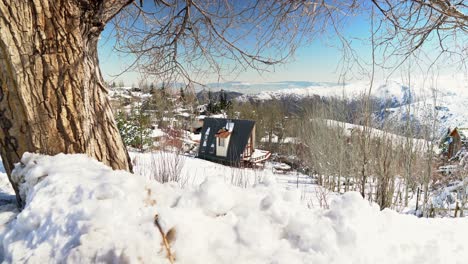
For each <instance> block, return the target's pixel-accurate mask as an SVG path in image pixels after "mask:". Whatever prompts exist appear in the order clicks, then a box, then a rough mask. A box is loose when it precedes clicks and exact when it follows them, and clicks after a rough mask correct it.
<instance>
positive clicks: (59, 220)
mask: <svg viewBox="0 0 468 264" xmlns="http://www.w3.org/2000/svg"><path fill="white" fill-rule="evenodd" d="M22 162H23V163H24V166H22V167H17V169H16V170H15V173H14V175H15V177H20V178H22V179H23V180H24V184H23V185H22V192H23V194H24V195H25V196H26V198H27V199H26V201H27V204H26V207H25V209H24V210H23V211H22V212H21V213H20V214H18V215H17V217H16V219H14V220H10V221H9V224H7V225H5V224H3V225H2V226H1V227H2V228H3V229H0V232H1V233H0V237H1V239H0V241H1V242H0V244H1V248H0V249H1V250H0V252H1V256H2V257H3V258H4V262H5V263H24V262H30V263H63V262H67V263H91V262H93V263H94V262H104V263H137V262H138V263H168V262H169V261H168V259H167V258H166V256H167V255H166V250H165V248H164V247H163V246H162V243H161V242H162V238H161V234H160V233H159V232H158V229H157V228H156V227H155V225H154V224H153V218H154V215H155V214H156V213H157V214H158V215H159V219H160V225H161V227H162V229H163V231H164V232H168V231H169V230H172V231H171V232H170V235H169V234H168V240H169V243H170V247H171V249H170V250H171V252H172V254H173V255H174V256H175V259H176V263H217V264H218V263H442V262H447V263H449V262H450V263H464V262H465V261H466V259H467V258H468V248H467V247H468V246H467V245H466V238H467V237H468V222H467V221H466V219H463V218H462V219H460V218H459V219H448V218H446V219H424V218H416V217H414V216H410V215H401V214H398V213H396V212H394V211H391V210H384V211H380V210H379V208H378V207H377V206H376V205H370V204H369V203H368V202H367V201H365V200H363V199H362V198H361V196H360V195H359V194H358V193H353V192H351V193H346V194H344V195H341V196H337V197H335V199H334V201H333V202H332V203H331V205H330V209H320V208H317V209H308V208H307V207H305V206H304V204H303V203H302V202H301V201H300V200H301V199H300V195H299V194H298V192H291V191H287V190H284V188H282V187H280V185H278V184H277V183H276V181H275V180H274V179H273V178H270V177H266V178H264V179H262V180H261V181H259V182H258V183H256V184H254V185H253V186H251V187H246V188H240V187H236V186H233V185H232V184H230V183H226V182H225V181H224V180H223V179H221V178H218V177H207V178H206V179H203V180H202V182H201V184H194V186H186V187H185V188H181V187H179V186H178V184H174V183H167V184H159V183H156V182H155V181H149V180H146V179H144V178H143V177H140V176H136V175H132V174H129V173H126V172H123V171H112V170H111V169H110V168H108V167H106V166H104V165H102V164H100V163H99V162H96V161H93V160H91V159H89V158H87V157H86V156H84V155H63V154H61V155H57V156H54V157H50V156H41V155H36V154H26V155H25V156H24V157H23V160H22ZM219 173H221V174H222V172H219ZM1 179H2V181H5V175H2V178H1ZM5 214H6V213H5V212H3V211H0V219H4V215H5ZM8 214H9V215H10V216H11V214H15V213H14V212H8Z"/></svg>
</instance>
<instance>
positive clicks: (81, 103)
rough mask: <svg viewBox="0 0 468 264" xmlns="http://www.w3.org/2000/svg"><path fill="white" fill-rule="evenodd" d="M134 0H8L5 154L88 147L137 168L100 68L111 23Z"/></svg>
mask: <svg viewBox="0 0 468 264" xmlns="http://www.w3.org/2000/svg"><path fill="white" fill-rule="evenodd" d="M130 2H131V0H104V1H102V0H29V1H27V0H17V1H11V0H0V88H1V89H0V128H1V129H0V147H1V149H0V152H1V156H2V160H3V164H4V167H5V170H6V172H7V174H8V176H9V178H10V182H11V183H12V185H13V188H14V189H15V192H16V193H17V199H18V203H19V204H20V205H21V203H22V201H21V198H20V197H19V195H18V184H19V183H16V182H12V180H11V177H10V174H11V171H12V169H13V168H14V164H15V163H17V162H20V159H21V156H22V155H23V153H24V152H36V153H42V154H47V155H55V154H58V153H86V154H87V155H89V156H91V157H94V158H96V159H97V160H99V161H102V162H103V163H105V164H107V165H109V166H111V167H112V168H114V169H123V170H131V165H130V163H129V158H128V153H127V151H126V149H125V146H124V144H123V142H122V140H121V138H120V135H119V132H118V129H117V126H116V124H115V122H114V118H113V115H112V110H111V108H110V104H109V99H108V96H107V90H106V87H105V85H104V82H103V78H102V75H101V72H100V69H99V62H98V56H97V43H98V39H99V35H100V33H101V32H102V30H103V29H104V25H105V24H106V23H107V22H108V21H109V20H110V19H111V18H112V17H113V16H114V15H115V14H117V13H118V12H119V11H120V10H121V9H122V8H123V7H125V6H126V5H128V4H129V3H130Z"/></svg>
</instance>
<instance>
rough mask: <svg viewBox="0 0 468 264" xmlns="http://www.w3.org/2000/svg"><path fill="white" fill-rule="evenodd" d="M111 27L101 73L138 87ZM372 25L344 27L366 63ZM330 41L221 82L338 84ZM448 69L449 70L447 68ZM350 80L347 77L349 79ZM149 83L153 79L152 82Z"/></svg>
mask: <svg viewBox="0 0 468 264" xmlns="http://www.w3.org/2000/svg"><path fill="white" fill-rule="evenodd" d="M112 30H113V29H112V25H108V26H107V27H106V29H105V31H104V32H103V34H102V37H101V40H100V42H99V46H98V51H99V59H100V66H101V70H102V73H103V75H104V79H105V80H106V81H116V82H118V81H120V80H123V81H124V82H125V84H126V85H132V84H133V85H137V84H138V83H139V82H140V80H144V79H145V76H142V75H141V74H140V73H138V72H135V71H133V72H126V73H123V74H122V75H121V76H118V77H116V76H115V75H117V74H119V73H121V72H122V71H123V70H124V69H125V68H126V67H127V66H128V65H129V64H130V63H131V62H132V58H131V57H128V56H127V57H125V56H124V55H123V54H120V53H119V52H117V51H115V50H114V49H113V47H114V44H115V40H114V39H113V38H112V37H111V35H112V34H111V33H112ZM369 32H370V23H369V21H368V19H367V18H365V17H364V16H362V15H361V16H357V17H353V18H350V19H349V20H348V23H347V24H346V28H344V35H345V36H346V37H347V38H349V39H352V47H353V49H354V50H355V52H356V54H357V55H358V56H360V57H361V58H363V60H364V62H366V61H367V62H369V61H370V56H371V48H370V45H369V43H366V41H365V39H368V37H369V35H370V34H369ZM327 36H328V37H327V39H317V40H315V41H313V42H312V43H308V44H306V45H303V46H301V47H300V48H298V49H297V50H296V53H295V54H294V56H293V57H292V58H291V60H290V61H289V62H288V63H286V64H282V65H278V66H275V67H271V68H269V71H268V72H263V73H259V72H257V71H255V70H252V69H248V70H246V71H244V72H241V73H240V74H238V75H237V74H236V75H224V76H223V79H221V80H220V81H243V82H249V83H252V82H276V81H315V82H337V81H339V66H340V65H341V64H340V58H341V56H342V52H341V51H340V50H339V49H338V48H337V47H334V46H336V45H337V44H339V41H338V38H337V37H336V36H335V35H334V34H333V33H331V34H328V35H327ZM445 70H446V69H445ZM386 74H388V71H387V72H384V71H379V72H378V75H379V76H378V77H380V78H382V79H383V78H384V76H385V75H386ZM347 77H348V76H347ZM349 78H352V77H348V79H349ZM217 80H218V76H215V75H213V76H208V77H206V78H204V79H203V80H201V81H202V82H205V83H209V82H216V81H217ZM149 81H150V82H151V81H153V80H151V79H150V80H149Z"/></svg>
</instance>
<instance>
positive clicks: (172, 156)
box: [150, 151, 185, 183]
mask: <svg viewBox="0 0 468 264" xmlns="http://www.w3.org/2000/svg"><path fill="white" fill-rule="evenodd" d="M184 163H185V158H184V156H182V155H179V154H178V153H172V152H166V151H159V152H155V153H152V155H151V161H150V168H151V174H152V178H153V179H154V180H156V181H158V182H161V183H166V182H180V181H181V173H182V168H183V167H184Z"/></svg>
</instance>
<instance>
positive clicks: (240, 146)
mask: <svg viewBox="0 0 468 264" xmlns="http://www.w3.org/2000/svg"><path fill="white" fill-rule="evenodd" d="M270 156H271V153H270V152H268V151H264V150H259V149H255V122H254V121H251V120H241V119H225V118H208V117H207V118H205V119H204V122H203V128H202V132H201V139H200V146H199V149H198V157H199V158H201V159H206V160H210V161H214V162H218V163H223V164H228V165H233V166H240V165H242V164H250V165H251V164H255V163H259V162H262V161H265V160H267V159H268V158H269V157H270Z"/></svg>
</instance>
